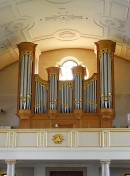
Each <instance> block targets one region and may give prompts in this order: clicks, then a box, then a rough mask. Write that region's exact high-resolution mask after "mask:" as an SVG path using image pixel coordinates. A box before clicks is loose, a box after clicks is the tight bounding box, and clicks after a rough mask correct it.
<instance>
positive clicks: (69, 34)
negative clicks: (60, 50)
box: [54, 29, 80, 40]
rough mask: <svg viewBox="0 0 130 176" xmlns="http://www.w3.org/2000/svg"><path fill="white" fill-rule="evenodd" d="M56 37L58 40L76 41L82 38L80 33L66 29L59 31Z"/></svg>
mask: <svg viewBox="0 0 130 176" xmlns="http://www.w3.org/2000/svg"><path fill="white" fill-rule="evenodd" d="M54 37H55V38H56V39H58V40H76V39H78V38H80V33H79V32H78V31H75V30H72V29H64V30H60V31H57V32H56V33H55V34H54Z"/></svg>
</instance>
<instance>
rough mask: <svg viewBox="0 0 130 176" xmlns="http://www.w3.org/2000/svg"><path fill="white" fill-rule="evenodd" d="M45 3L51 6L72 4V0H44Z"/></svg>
mask: <svg viewBox="0 0 130 176" xmlns="http://www.w3.org/2000/svg"><path fill="white" fill-rule="evenodd" d="M46 1H47V2H50V3H53V4H66V3H70V2H72V1H73V0H46Z"/></svg>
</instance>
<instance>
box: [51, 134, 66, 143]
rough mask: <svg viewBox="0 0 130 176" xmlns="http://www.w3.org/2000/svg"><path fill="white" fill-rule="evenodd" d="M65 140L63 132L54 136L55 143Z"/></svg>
mask: <svg viewBox="0 0 130 176" xmlns="http://www.w3.org/2000/svg"><path fill="white" fill-rule="evenodd" d="M63 140H64V137H63V135H62V134H55V135H54V136H53V141H54V143H55V144H61V143H62V142H63Z"/></svg>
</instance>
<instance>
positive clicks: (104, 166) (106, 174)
mask: <svg viewBox="0 0 130 176" xmlns="http://www.w3.org/2000/svg"><path fill="white" fill-rule="evenodd" d="M100 163H101V176H110V166H109V165H110V160H103V161H102V160H101V161H100Z"/></svg>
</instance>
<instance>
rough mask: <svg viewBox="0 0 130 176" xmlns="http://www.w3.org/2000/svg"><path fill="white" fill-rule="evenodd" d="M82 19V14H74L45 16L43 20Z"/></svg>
mask: <svg viewBox="0 0 130 176" xmlns="http://www.w3.org/2000/svg"><path fill="white" fill-rule="evenodd" d="M80 19H83V17H82V16H75V15H66V14H65V15H53V16H52V17H45V20H46V21H48V20H58V21H59V22H60V21H65V20H67V21H68V20H80Z"/></svg>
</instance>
